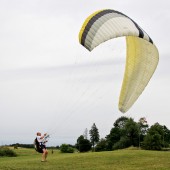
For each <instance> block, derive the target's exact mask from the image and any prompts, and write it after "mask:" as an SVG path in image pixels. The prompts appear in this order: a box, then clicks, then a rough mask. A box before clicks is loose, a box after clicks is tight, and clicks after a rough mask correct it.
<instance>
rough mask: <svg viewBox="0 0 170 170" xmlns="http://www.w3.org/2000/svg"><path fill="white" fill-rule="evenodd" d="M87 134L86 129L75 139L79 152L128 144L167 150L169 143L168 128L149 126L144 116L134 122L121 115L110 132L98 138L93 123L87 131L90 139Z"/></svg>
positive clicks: (109, 148)
mask: <svg viewBox="0 0 170 170" xmlns="http://www.w3.org/2000/svg"><path fill="white" fill-rule="evenodd" d="M87 134H88V131H87V129H86V130H85V133H84V134H83V135H80V136H79V137H78V139H77V143H76V145H75V146H76V148H77V149H78V150H79V151H80V152H86V151H89V150H91V149H92V150H93V151H112V150H116V149H124V148H128V147H130V146H134V147H139V148H142V149H146V150H168V149H165V148H168V147H169V144H170V130H169V129H168V128H167V127H166V126H165V125H160V124H159V123H155V124H154V125H152V126H150V127H149V125H148V123H147V121H146V119H145V118H144V117H143V118H140V119H139V121H138V122H135V121H134V119H133V118H128V117H125V116H121V117H120V118H118V119H117V120H116V121H115V122H114V124H113V127H112V128H111V130H110V133H109V134H108V135H106V137H105V138H101V139H100V135H99V130H98V128H97V126H96V125H95V123H94V124H93V125H92V127H91V129H90V131H89V135H90V139H88V135H87Z"/></svg>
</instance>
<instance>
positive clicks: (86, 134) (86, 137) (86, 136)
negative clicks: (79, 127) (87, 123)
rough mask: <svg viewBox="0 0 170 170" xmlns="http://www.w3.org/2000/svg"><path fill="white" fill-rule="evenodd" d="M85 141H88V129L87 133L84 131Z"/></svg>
mask: <svg viewBox="0 0 170 170" xmlns="http://www.w3.org/2000/svg"><path fill="white" fill-rule="evenodd" d="M83 136H84V139H88V129H87V128H86V129H85V131H84V134H83Z"/></svg>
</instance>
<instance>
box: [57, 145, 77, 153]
mask: <svg viewBox="0 0 170 170" xmlns="http://www.w3.org/2000/svg"><path fill="white" fill-rule="evenodd" d="M60 151H61V152H62V153H73V152H74V148H72V147H70V146H69V145H67V144H62V145H61V146H60Z"/></svg>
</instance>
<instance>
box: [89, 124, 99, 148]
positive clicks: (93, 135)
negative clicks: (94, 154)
mask: <svg viewBox="0 0 170 170" xmlns="http://www.w3.org/2000/svg"><path fill="white" fill-rule="evenodd" d="M89 134H90V141H91V144H92V146H93V151H94V146H95V145H96V144H97V143H98V142H99V139H100V135H99V131H98V128H97V127H96V125H95V123H93V125H92V127H91V130H90V131H89Z"/></svg>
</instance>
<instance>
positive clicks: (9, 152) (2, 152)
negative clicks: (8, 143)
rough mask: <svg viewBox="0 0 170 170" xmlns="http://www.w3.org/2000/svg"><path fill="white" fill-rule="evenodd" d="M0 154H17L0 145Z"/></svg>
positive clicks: (12, 155) (13, 155)
mask: <svg viewBox="0 0 170 170" xmlns="http://www.w3.org/2000/svg"><path fill="white" fill-rule="evenodd" d="M0 156H9V157H15V156H17V154H16V153H15V152H14V151H13V150H11V149H9V148H7V147H0Z"/></svg>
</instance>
